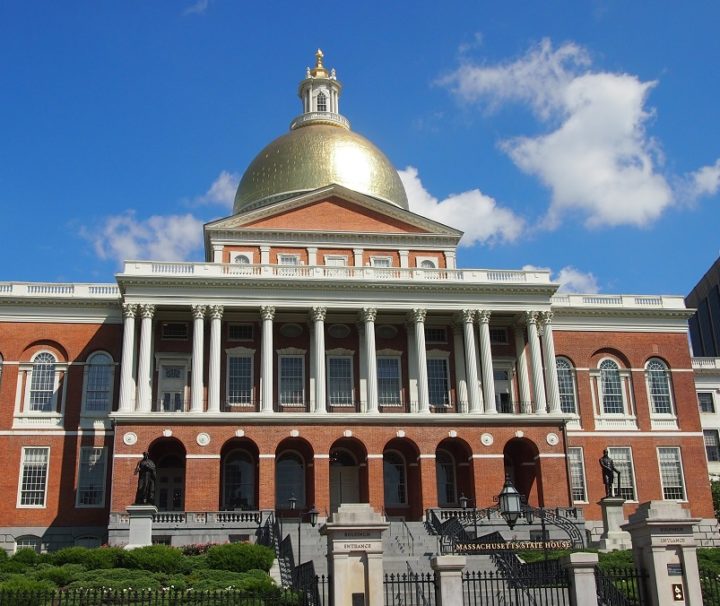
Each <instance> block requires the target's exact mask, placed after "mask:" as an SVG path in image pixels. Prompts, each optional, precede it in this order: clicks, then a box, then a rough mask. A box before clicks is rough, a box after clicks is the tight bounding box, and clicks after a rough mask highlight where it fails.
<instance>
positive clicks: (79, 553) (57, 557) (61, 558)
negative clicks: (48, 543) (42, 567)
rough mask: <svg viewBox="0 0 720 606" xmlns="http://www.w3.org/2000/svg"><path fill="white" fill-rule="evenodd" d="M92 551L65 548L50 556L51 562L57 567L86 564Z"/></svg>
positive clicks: (85, 548)
mask: <svg viewBox="0 0 720 606" xmlns="http://www.w3.org/2000/svg"><path fill="white" fill-rule="evenodd" d="M89 551H90V550H89V549H88V548H87V547H65V548H64V549H58V550H57V551H54V552H53V553H51V554H50V561H51V562H52V563H53V564H55V565H56V566H62V565H63V564H85V559H86V558H87V557H88V552H89Z"/></svg>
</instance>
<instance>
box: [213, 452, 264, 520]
mask: <svg viewBox="0 0 720 606" xmlns="http://www.w3.org/2000/svg"><path fill="white" fill-rule="evenodd" d="M258 458H259V456H258V449H257V446H256V445H255V444H254V442H252V440H248V439H247V438H238V439H233V440H229V441H228V442H226V443H225V445H224V446H223V448H222V451H221V453H220V509H222V510H243V511H248V510H255V509H257V503H258V478H257V470H258Z"/></svg>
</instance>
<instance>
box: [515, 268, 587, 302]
mask: <svg viewBox="0 0 720 606" xmlns="http://www.w3.org/2000/svg"><path fill="white" fill-rule="evenodd" d="M523 269H524V270H525V271H533V270H538V269H542V270H545V271H549V272H550V276H551V280H552V281H553V282H557V283H558V284H560V287H559V288H558V292H577V293H583V294H588V295H590V294H594V293H597V292H600V287H599V286H598V282H597V278H596V277H595V276H594V275H593V274H592V273H590V272H587V273H586V272H583V271H580V270H579V269H576V268H575V267H573V266H572V265H566V266H565V267H563V268H562V269H561V270H560V271H559V272H557V273H554V272H553V271H552V270H551V269H550V268H549V267H536V266H535V265H525V266H524V267H523Z"/></svg>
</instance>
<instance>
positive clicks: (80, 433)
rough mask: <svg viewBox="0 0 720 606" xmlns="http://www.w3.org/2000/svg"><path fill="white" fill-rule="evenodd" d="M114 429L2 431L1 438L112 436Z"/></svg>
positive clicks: (0, 431)
mask: <svg viewBox="0 0 720 606" xmlns="http://www.w3.org/2000/svg"><path fill="white" fill-rule="evenodd" d="M112 435H115V431H114V430H112V429H98V430H94V429H79V430H76V431H65V430H64V429H2V430H0V436H112Z"/></svg>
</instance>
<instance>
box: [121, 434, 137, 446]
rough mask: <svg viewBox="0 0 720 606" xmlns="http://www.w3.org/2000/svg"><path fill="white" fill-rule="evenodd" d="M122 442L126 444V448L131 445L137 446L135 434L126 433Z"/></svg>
mask: <svg viewBox="0 0 720 606" xmlns="http://www.w3.org/2000/svg"><path fill="white" fill-rule="evenodd" d="M123 442H125V444H127V445H128V446H132V445H133V444H137V434H136V433H133V432H132V431H128V432H127V433H126V434H125V435H124V436H123Z"/></svg>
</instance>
